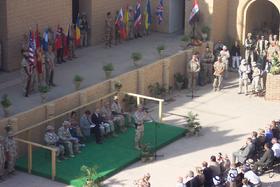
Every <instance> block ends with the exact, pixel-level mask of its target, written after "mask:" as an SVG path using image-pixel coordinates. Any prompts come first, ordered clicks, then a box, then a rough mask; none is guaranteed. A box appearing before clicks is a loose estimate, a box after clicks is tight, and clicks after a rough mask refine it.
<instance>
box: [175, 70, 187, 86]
mask: <svg viewBox="0 0 280 187" xmlns="http://www.w3.org/2000/svg"><path fill="white" fill-rule="evenodd" d="M174 79H175V83H176V86H177V88H178V89H182V87H183V85H184V81H185V78H184V76H183V75H182V74H181V73H176V74H175V75H174Z"/></svg>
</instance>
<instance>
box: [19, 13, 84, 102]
mask: <svg viewBox="0 0 280 187" xmlns="http://www.w3.org/2000/svg"><path fill="white" fill-rule="evenodd" d="M77 29H79V32H77ZM88 29H89V27H88V22H87V19H86V15H85V14H83V15H82V16H78V18H77V23H76V24H69V25H68V31H67V33H64V30H63V28H62V27H60V26H58V27H57V31H56V32H54V31H53V29H52V28H50V27H48V28H47V29H45V31H44V33H43V34H41V33H40V32H39V31H38V27H37V31H36V34H35V35H34V33H33V32H32V31H30V34H29V36H28V35H27V34H24V35H23V41H22V45H21V54H22V57H23V59H22V61H21V75H22V80H23V93H24V96H25V97H28V96H29V95H30V93H31V92H32V91H34V90H37V89H38V88H39V87H40V86H42V85H47V86H55V84H54V70H55V64H62V63H64V62H66V60H72V59H73V58H76V55H75V49H76V48H77V47H86V46H87V45H88Z"/></svg>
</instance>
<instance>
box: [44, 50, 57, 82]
mask: <svg viewBox="0 0 280 187" xmlns="http://www.w3.org/2000/svg"><path fill="white" fill-rule="evenodd" d="M54 61H55V54H54V52H53V47H52V45H49V46H48V51H47V52H46V83H47V85H49V86H53V87H54V86H56V85H55V84H54V82H53V77H54V66H55V64H54Z"/></svg>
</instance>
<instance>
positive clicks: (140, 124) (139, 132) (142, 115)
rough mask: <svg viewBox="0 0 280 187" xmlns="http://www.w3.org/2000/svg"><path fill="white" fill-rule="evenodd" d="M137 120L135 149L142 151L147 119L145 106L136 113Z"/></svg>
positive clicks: (140, 107) (140, 106) (139, 107)
mask: <svg viewBox="0 0 280 187" xmlns="http://www.w3.org/2000/svg"><path fill="white" fill-rule="evenodd" d="M134 118H135V127H136V130H135V139H134V143H135V148H136V149H138V150H140V148H141V142H142V139H143V136H144V120H145V119H146V118H147V113H146V112H145V111H144V110H143V106H142V105H139V106H138V108H137V110H136V112H135V113H134Z"/></svg>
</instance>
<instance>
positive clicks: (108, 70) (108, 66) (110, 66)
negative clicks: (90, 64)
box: [103, 63, 114, 79]
mask: <svg viewBox="0 0 280 187" xmlns="http://www.w3.org/2000/svg"><path fill="white" fill-rule="evenodd" d="M103 71H104V72H105V77H106V79H109V78H111V77H112V71H114V65H113V64H112V63H109V64H105V65H104V66H103Z"/></svg>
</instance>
